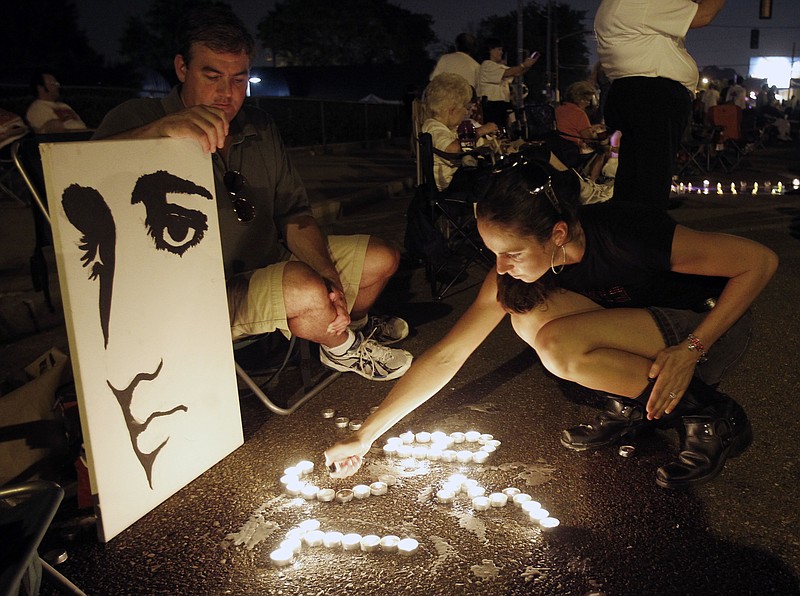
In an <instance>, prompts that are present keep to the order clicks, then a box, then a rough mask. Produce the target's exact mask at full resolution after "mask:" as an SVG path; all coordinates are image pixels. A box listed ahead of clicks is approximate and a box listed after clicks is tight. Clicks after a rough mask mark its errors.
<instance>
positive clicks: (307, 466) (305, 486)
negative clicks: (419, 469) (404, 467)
mask: <svg viewBox="0 0 800 596" xmlns="http://www.w3.org/2000/svg"><path fill="white" fill-rule="evenodd" d="M313 470H314V463H313V462H310V461H307V460H303V461H300V462H298V463H297V464H295V465H294V466H291V467H289V468H286V469H285V470H284V471H283V476H281V480H280V482H281V485H283V490H284V492H285V493H286V494H287V495H289V496H290V497H302V498H303V499H305V500H306V501H314V500H316V501H322V502H323V503H329V502H331V501H336V502H337V503H348V502H350V501H352V500H353V499H366V498H367V497H369V496H381V495H385V494H386V493H387V492H388V491H389V487H390V486H393V485H394V484H395V483H396V482H397V478H396V477H395V476H393V475H391V474H381V475H380V476H378V480H376V481H375V482H373V483H371V484H369V485H367V484H357V485H355V486H354V487H353V488H343V489H340V490H338V491H336V490H334V489H332V488H320V487H319V486H317V485H316V484H314V483H313V482H308V481H306V480H304V479H303V477H304V476H307V475H308V474H310V473H311V472H312V471H313Z"/></svg>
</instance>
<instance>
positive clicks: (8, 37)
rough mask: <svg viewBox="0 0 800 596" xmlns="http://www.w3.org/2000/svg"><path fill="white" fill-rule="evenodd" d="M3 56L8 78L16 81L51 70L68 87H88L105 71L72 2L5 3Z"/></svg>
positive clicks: (0, 29)
mask: <svg viewBox="0 0 800 596" xmlns="http://www.w3.org/2000/svg"><path fill="white" fill-rule="evenodd" d="M0 53H1V55H2V56H3V67H2V70H3V73H4V76H5V78H6V79H7V80H12V81H14V80H16V81H20V82H27V81H28V78H29V77H30V73H31V71H33V70H34V69H36V68H51V69H53V71H54V72H55V74H57V75H58V76H59V77H60V78H61V79H63V82H64V83H65V84H69V85H75V84H88V83H94V82H96V80H97V77H98V76H99V74H100V73H101V72H102V70H103V58H102V56H100V54H98V53H97V52H96V51H95V50H94V49H93V48H92V47H91V46H90V45H89V41H88V38H87V37H86V33H85V32H84V31H83V30H81V29H80V27H79V26H78V10H77V8H76V7H75V3H74V2H72V1H70V0H25V1H22V2H5V3H3V17H2V18H0Z"/></svg>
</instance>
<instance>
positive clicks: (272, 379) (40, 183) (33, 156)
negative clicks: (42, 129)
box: [12, 131, 341, 416]
mask: <svg viewBox="0 0 800 596" xmlns="http://www.w3.org/2000/svg"><path fill="white" fill-rule="evenodd" d="M91 135H92V132H91V131H81V132H75V133H57V134H47V135H36V136H32V137H26V138H24V139H22V140H21V141H18V142H17V143H15V144H14V146H13V147H12V155H13V158H14V162H15V164H16V166H17V169H18V170H19V172H20V174H21V175H22V178H23V180H24V181H25V183H26V185H27V186H28V189H29V190H30V192H31V195H32V196H33V199H34V200H33V203H32V206H33V219H34V226H35V229H36V246H35V249H34V254H33V256H32V257H31V275H32V277H33V285H34V288H35V289H36V290H37V291H43V292H44V295H45V299H46V301H47V303H48V305H49V306H50V309H51V310H54V307H53V303H52V299H51V295H50V280H49V274H48V268H47V261H46V259H45V257H44V253H43V248H44V247H46V246H52V244H53V238H52V233H51V230H50V216H49V213H48V208H47V196H46V194H45V192H44V190H43V189H44V173H43V170H42V162H41V156H40V154H39V145H40V144H41V143H54V142H55V143H60V142H70V141H86V140H89V139H90V138H91ZM271 335H274V336H280V334H279V333H273V334H266V335H264V336H256V337H254V338H245V339H243V340H239V341H236V342H234V356H235V357H236V356H237V355H240V354H242V353H244V348H246V347H247V346H249V345H253V344H259V347H261V348H263V346H264V345H266V342H264V341H262V340H264V338H265V337H266V336H271ZM280 337H282V336H280ZM272 345H273V346H277V347H276V349H277V350H282V349H283V350H285V352H280V354H285V357H284V359H283V362H282V363H281V364H279V365H277V366H276V365H274V363H272V364H270V365H268V366H265V365H263V364H253V365H252V368H253V370H254V371H253V373H252V374H248V372H247V369H249V368H251V366H248V365H246V364H243V363H240V362H239V361H237V362H236V373H237V375H238V377H239V379H240V380H241V382H242V383H243V384H244V385H245V386H246V387H247V388H248V389H249V390H250V391H252V393H253V394H254V395H255V396H256V397H257V398H258V399H259V400H260V401H261V402H262V403H263V404H264V405H265V406H266V407H267V408H268V409H269V410H270V411H272V412H274V413H275V414H280V415H284V416H285V415H288V414H291V413H292V412H294V411H295V410H296V409H297V408H299V407H300V406H301V405H302V404H303V403H305V402H306V401H307V400H309V399H310V398H312V397H313V396H314V395H316V394H317V393H319V392H320V391H321V390H322V389H324V388H325V387H327V386H328V385H329V384H330V383H332V382H333V381H334V380H336V379H337V378H338V377H339V376H340V375H341V373H340V372H338V371H333V370H329V369H327V368H324V367H322V365H321V364H319V362H318V360H317V359H312V354H311V352H312V347H311V344H310V343H309V342H308V341H306V340H302V339H294V338H293V339H292V340H291V341H289V342H288V345H287V342H283V343H281V342H277V343H273V344H272ZM239 360H241V357H240V358H239ZM267 360H274V357H273V356H272V355H270V356H269V357H266V356H265V357H264V359H263V360H262V362H265V361H267ZM312 360H313V361H312ZM295 362H299V369H300V372H301V379H302V386H301V388H300V389H299V390H297V391H296V392H295V393H294V394H293V395H292V396H290V397H289V400H288V401H289V403H291V405H290V406H288V407H285V408H284V407H281V406H279V405H277V404H276V403H274V402H273V401H272V400H271V399H270V398H269V397H268V396H267V394H266V393H265V390H267V389H272V388H274V387H276V386H277V381H278V379H279V377H280V374H281V373H282V372H283V371H284V370H285V369H288V368H292V367H293V366H294V365H295ZM315 362H316V365H317V367H318V368H321V369H322V370H321V371H319V370H314V364H315ZM262 376H265V377H266V380H265V381H259V380H258V379H259V378H260V377H262ZM242 397H243V396H242Z"/></svg>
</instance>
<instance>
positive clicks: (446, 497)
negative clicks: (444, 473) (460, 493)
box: [436, 488, 456, 505]
mask: <svg viewBox="0 0 800 596" xmlns="http://www.w3.org/2000/svg"><path fill="white" fill-rule="evenodd" d="M455 498H456V494H455V493H454V492H453V491H452V490H448V489H446V488H443V489H441V490H440V491H438V492H437V493H436V500H437V501H439V502H440V503H442V504H444V505H449V504H450V503H452V502H453V501H454V500H455Z"/></svg>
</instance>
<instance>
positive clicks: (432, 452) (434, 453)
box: [428, 447, 442, 461]
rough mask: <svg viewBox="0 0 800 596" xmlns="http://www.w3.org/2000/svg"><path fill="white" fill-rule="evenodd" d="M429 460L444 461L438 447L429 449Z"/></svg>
mask: <svg viewBox="0 0 800 596" xmlns="http://www.w3.org/2000/svg"><path fill="white" fill-rule="evenodd" d="M428 459H429V460H431V461H439V460H440V459H442V450H441V449H438V448H436V447H431V448H430V449H428Z"/></svg>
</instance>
